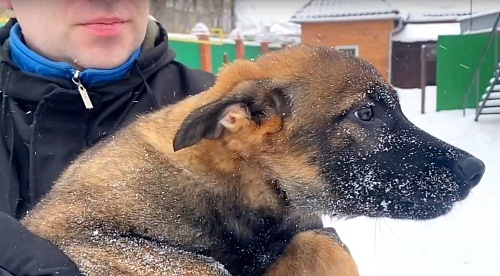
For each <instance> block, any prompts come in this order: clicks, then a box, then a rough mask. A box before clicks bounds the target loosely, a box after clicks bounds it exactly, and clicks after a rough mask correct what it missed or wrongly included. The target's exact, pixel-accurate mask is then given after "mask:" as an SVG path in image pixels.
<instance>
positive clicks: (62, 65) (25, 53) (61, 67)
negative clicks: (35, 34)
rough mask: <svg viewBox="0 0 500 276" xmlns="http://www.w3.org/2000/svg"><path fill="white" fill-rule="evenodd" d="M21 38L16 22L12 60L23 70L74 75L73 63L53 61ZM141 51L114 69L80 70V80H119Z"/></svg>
mask: <svg viewBox="0 0 500 276" xmlns="http://www.w3.org/2000/svg"><path fill="white" fill-rule="evenodd" d="M21 38H22V31H21V26H20V25H19V23H16V24H14V26H12V28H11V30H10V51H11V58H12V61H13V62H14V63H15V64H16V65H17V66H19V68H21V70H23V71H26V72H30V73H32V74H37V75H43V76H47V77H55V78H64V79H71V78H72V77H73V76H74V74H75V72H76V69H75V68H73V67H72V66H71V64H69V63H66V62H55V61H51V60H49V59H47V58H45V57H43V56H41V55H39V54H37V53H36V52H34V51H33V50H31V49H29V48H28V47H27V46H26V45H25V44H24V42H23V40H22V39H21ZM140 53H141V48H139V49H137V50H136V51H135V52H134V53H133V54H132V56H131V57H130V58H129V59H128V60H127V61H126V62H125V63H123V64H122V65H120V66H119V67H116V68H113V69H94V68H89V69H85V70H83V71H81V72H80V80H81V81H82V83H83V84H85V85H91V84H98V83H103V82H109V81H114V80H117V79H119V78H121V77H123V76H124V75H125V74H127V73H128V72H129V71H130V69H131V68H132V66H133V65H134V62H135V61H136V59H137V58H138V57H139V55H140Z"/></svg>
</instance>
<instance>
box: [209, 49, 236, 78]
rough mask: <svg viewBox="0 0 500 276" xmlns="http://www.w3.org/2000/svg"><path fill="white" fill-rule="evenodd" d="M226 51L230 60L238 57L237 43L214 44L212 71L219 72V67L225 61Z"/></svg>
mask: <svg viewBox="0 0 500 276" xmlns="http://www.w3.org/2000/svg"><path fill="white" fill-rule="evenodd" d="M224 53H226V54H227V57H228V59H229V61H230V62H231V61H233V60H235V59H236V44H222V45H212V72H213V73H214V74H217V72H218V71H219V68H220V67H221V66H222V64H223V63H224Z"/></svg>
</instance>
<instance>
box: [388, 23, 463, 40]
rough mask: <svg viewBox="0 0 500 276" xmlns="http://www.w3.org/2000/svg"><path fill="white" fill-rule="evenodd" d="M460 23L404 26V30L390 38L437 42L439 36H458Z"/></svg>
mask: <svg viewBox="0 0 500 276" xmlns="http://www.w3.org/2000/svg"><path fill="white" fill-rule="evenodd" d="M459 34H460V23H428V24H411V23H410V24H406V25H405V26H404V29H403V30H402V31H401V32H399V33H397V34H395V35H393V36H392V41H399V42H419V41H437V40H438V36H440V35H459Z"/></svg>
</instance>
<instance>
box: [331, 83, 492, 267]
mask: <svg viewBox="0 0 500 276" xmlns="http://www.w3.org/2000/svg"><path fill="white" fill-rule="evenodd" d="M427 91H428V92H427V99H426V100H427V106H426V112H427V114H425V115H421V114H420V90H419V89H399V92H400V95H401V104H402V108H403V111H404V112H405V114H406V115H407V117H408V118H409V119H410V120H411V121H412V122H413V123H414V124H416V125H417V126H419V127H420V128H422V129H424V130H426V131H427V132H429V133H431V134H432V135H434V136H436V137H438V138H440V139H443V140H445V141H447V142H448V143H450V144H453V145H455V146H458V147H461V148H463V149H465V150H466V151H468V152H470V153H472V154H474V155H475V156H476V157H478V158H480V159H482V160H483V162H485V164H486V173H485V175H484V178H483V180H482V181H481V183H480V184H479V186H477V187H476V188H475V189H474V190H473V193H472V194H471V195H470V197H469V198H468V199H467V200H466V201H465V202H463V203H461V204H459V205H457V206H456V209H455V210H454V211H452V213H450V214H449V215H447V216H445V217H441V218H438V219H434V220H431V221H427V222H418V221H398V220H391V219H377V220H376V219H368V218H357V219H353V220H347V221H338V220H333V221H332V220H330V219H329V218H325V223H327V224H328V225H330V226H333V227H335V228H336V229H337V231H338V233H339V235H340V236H341V238H342V240H343V241H344V242H345V243H346V244H347V246H348V247H349V248H350V250H351V252H352V254H353V255H354V257H355V259H356V261H357V263H358V266H359V269H360V274H361V276H365V275H366V276H378V275H381V276H382V275H383V276H391V275H398V276H402V275H404V276H413V275H415V276H417V275H418V276H422V275H425V276H434V275H436V276H445V275H446V276H476V275H478V276H489V275H500V214H499V211H500V182H499V178H500V177H499V176H500V175H499V171H500V115H486V116H483V117H479V122H474V118H473V116H474V110H467V113H466V117H463V116H462V110H457V111H445V112H435V98H436V97H435V95H436V94H435V93H436V90H435V87H429V88H427Z"/></svg>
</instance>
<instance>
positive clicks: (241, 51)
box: [234, 37, 245, 59]
mask: <svg viewBox="0 0 500 276" xmlns="http://www.w3.org/2000/svg"><path fill="white" fill-rule="evenodd" d="M234 41H235V43H236V58H237V59H244V58H245V44H244V43H243V39H242V38H241V37H238V38H236V39H235V40H234Z"/></svg>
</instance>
